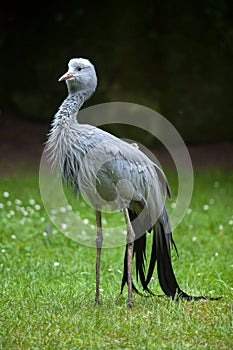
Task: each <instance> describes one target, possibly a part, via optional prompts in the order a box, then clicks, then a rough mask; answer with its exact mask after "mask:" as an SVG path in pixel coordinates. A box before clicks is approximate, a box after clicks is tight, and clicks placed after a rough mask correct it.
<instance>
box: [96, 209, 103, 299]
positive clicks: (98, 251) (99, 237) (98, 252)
mask: <svg viewBox="0 0 233 350" xmlns="http://www.w3.org/2000/svg"><path fill="white" fill-rule="evenodd" d="M96 228H97V235H96V241H95V242H96V291H95V302H96V304H99V289H100V256H101V248H102V242H103V235H102V224H101V212H100V211H98V210H96Z"/></svg>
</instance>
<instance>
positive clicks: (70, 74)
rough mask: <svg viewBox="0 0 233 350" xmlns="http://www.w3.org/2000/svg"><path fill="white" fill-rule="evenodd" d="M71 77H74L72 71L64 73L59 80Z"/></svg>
mask: <svg viewBox="0 0 233 350" xmlns="http://www.w3.org/2000/svg"><path fill="white" fill-rule="evenodd" d="M70 78H73V74H72V73H70V72H66V73H65V74H64V75H62V76H61V78H59V79H58V81H63V80H67V79H70Z"/></svg>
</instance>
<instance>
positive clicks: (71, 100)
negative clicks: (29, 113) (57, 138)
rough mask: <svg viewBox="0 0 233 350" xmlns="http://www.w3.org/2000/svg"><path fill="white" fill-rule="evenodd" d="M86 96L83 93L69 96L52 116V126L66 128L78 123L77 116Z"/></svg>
mask: <svg viewBox="0 0 233 350" xmlns="http://www.w3.org/2000/svg"><path fill="white" fill-rule="evenodd" d="M87 98H88V96H87V95H86V94H84V93H76V94H69V95H68V96H67V98H66V99H65V100H64V101H63V103H62V104H61V106H60V107H59V109H58V111H57V113H56V114H55V116H54V120H53V123H52V126H53V127H54V126H56V127H57V126H60V127H63V126H66V125H67V126H68V125H71V124H73V123H78V120H77V115H78V111H79V109H80V108H81V107H82V105H83V104H84V102H85V101H86V100H87Z"/></svg>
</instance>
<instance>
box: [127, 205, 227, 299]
mask: <svg viewBox="0 0 233 350" xmlns="http://www.w3.org/2000/svg"><path fill="white" fill-rule="evenodd" d="M129 215H130V220H131V222H132V225H133V228H134V230H135V231H136V232H135V235H136V240H135V241H134V256H135V262H136V280H137V281H138V277H139V278H140V282H141V284H142V287H143V290H144V291H146V292H148V293H149V294H151V295H155V294H154V293H153V292H151V291H150V289H149V288H148V284H149V282H150V280H151V277H152V275H153V272H154V269H155V265H156V262H157V273H158V279H159V283H160V286H161V288H162V290H163V292H164V293H165V295H167V296H168V297H170V298H171V299H176V298H182V299H185V300H188V301H190V300H201V299H202V300H206V299H209V300H218V299H220V298H210V297H205V296H192V295H188V294H187V293H185V292H184V291H182V290H181V289H180V287H179V285H178V283H177V280H176V277H175V274H174V271H173V268H172V263H171V256H170V246H171V245H173V246H174V248H175V250H176V252H177V248H176V246H175V242H174V241H173V238H172V233H171V232H167V231H168V230H169V219H168V215H167V212H166V209H165V208H164V211H163V213H162V215H161V216H160V218H159V220H158V221H157V222H156V224H155V225H154V226H153V240H152V248H151V256H150V262H149V267H148V271H147V274H146V272H145V262H146V233H144V234H143V235H140V236H139V235H138V232H139V230H141V229H142V227H137V228H136V227H134V226H135V222H134V219H135V218H136V214H134V213H133V212H132V211H130V210H129ZM138 225H139V226H141V225H140V224H139V223H138V222H137V226H138ZM141 232H142V231H141ZM137 237H139V238H137ZM177 254H178V252H177ZM127 277H128V276H127V246H126V251H125V258H124V272H123V277H122V284H121V293H122V291H123V288H124V286H125V284H126V283H127V279H128V278H127ZM132 288H133V290H134V291H135V292H136V293H138V294H140V292H139V291H138V289H137V288H136V287H135V285H134V284H133V286H132Z"/></svg>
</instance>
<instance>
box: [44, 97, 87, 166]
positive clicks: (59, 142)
mask: <svg viewBox="0 0 233 350" xmlns="http://www.w3.org/2000/svg"><path fill="white" fill-rule="evenodd" d="M89 97H90V95H89V94H88V93H86V92H85V93H84V92H82V91H81V92H80V91H79V92H77V93H75V94H71V93H70V94H69V95H68V97H67V98H66V99H65V100H64V101H63V103H62V104H61V106H60V107H59V109H58V111H57V113H56V114H55V116H54V119H53V122H52V125H51V126H52V127H51V130H50V132H49V135H48V136H49V137H48V141H47V143H46V149H47V151H48V156H49V158H50V160H51V162H52V167H53V168H54V167H57V166H58V168H59V169H60V171H61V172H62V171H63V168H64V163H65V159H66V157H67V156H68V155H69V154H71V153H72V147H73V146H74V144H75V142H76V139H77V137H78V132H79V123H78V119H77V115H78V111H79V109H80V108H81V106H82V105H83V103H84V102H85V101H86V100H87V99H88V98H89Z"/></svg>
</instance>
